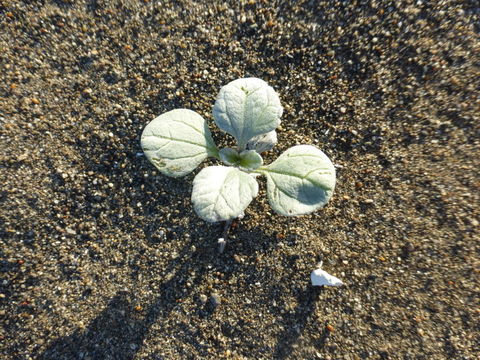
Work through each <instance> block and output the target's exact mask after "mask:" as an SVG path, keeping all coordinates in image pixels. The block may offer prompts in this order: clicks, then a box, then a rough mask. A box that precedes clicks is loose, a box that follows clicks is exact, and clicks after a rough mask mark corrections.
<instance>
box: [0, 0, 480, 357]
mask: <svg viewBox="0 0 480 360" xmlns="http://www.w3.org/2000/svg"><path fill="white" fill-rule="evenodd" d="M0 4H1V5H0V74H1V81H0V94H1V96H0V132H1V135H0V136H1V137H0V179H1V191H0V204H1V206H0V246H1V249H0V258H1V259H0V261H1V262H0V275H1V280H0V323H1V330H0V357H1V358H2V359H5V360H10V359H55V360H57V359H154V360H155V359H156V360H159V359H164V360H170V359H472V360H473V359H478V358H479V356H480V355H479V354H480V350H479V349H480V326H479V324H480V321H479V317H480V307H479V301H480V300H479V299H480V297H479V295H480V294H479V290H480V287H479V277H480V272H479V265H480V264H479V252H480V244H479V232H480V231H479V230H480V226H479V222H480V211H479V206H478V205H479V203H480V199H479V197H480V195H479V188H480V182H479V172H480V171H479V169H480V151H479V142H480V125H479V114H480V112H479V109H480V101H479V90H480V80H479V79H480V76H479V75H480V68H479V67H480V55H479V54H480V41H479V33H480V25H479V17H480V6H479V5H478V2H477V1H473V0H471V1H469V0H464V1H453V0H452V1H449V0H446V1H444V0H437V1H425V0H423V1H422V0H420V1H410V0H402V1H380V0H378V1H375V0H372V1H360V0H357V1H355V0H352V1H334V0H332V1H314V0H312V1H301V0H300V1H266V0H263V1H262V0H250V1H233V0H232V1H226V2H216V1H205V2H203V1H198V2H194V1H182V0H177V1H154V0H150V1H129V2H127V1H113V0H112V1H102V0H91V1H73V0H56V1H48V0H46V1H28V2H27V1H13V0H11V1H7V0H3V1H1V2H0ZM249 76H255V77H259V78H262V79H264V80H265V81H267V82H268V83H269V84H270V85H271V86H273V87H274V88H275V89H276V90H277V92H278V93H279V95H280V98H281V101H282V105H283V106H284V108H285V112H284V115H283V117H282V125H281V129H280V132H279V144H278V145H277V146H276V147H275V149H274V150H272V151H271V152H270V153H269V154H268V156H267V157H266V159H265V160H266V162H267V163H268V162H270V161H272V160H273V159H275V158H276V157H277V156H278V155H279V154H280V153H281V152H283V151H284V150H286V149H287V148H288V147H290V146H292V145H295V144H314V145H316V146H318V147H319V148H321V149H322V150H324V151H325V152H326V153H327V154H328V155H329V156H330V157H331V158H332V160H333V161H334V163H335V164H336V166H337V171H338V184H337V188H336V190H335V194H334V198H333V199H332V201H331V202H330V203H329V204H328V205H327V206H326V207H325V208H324V209H322V210H320V211H318V212H316V213H314V214H311V215H308V216H302V217H298V218H286V217H282V216H280V215H276V214H274V213H273V211H271V209H270V207H269V205H268V203H267V200H266V196H265V183H264V182H263V183H262V184H261V191H260V195H259V197H258V198H257V199H255V200H254V201H253V202H252V204H251V206H250V207H249V208H248V209H247V212H246V216H245V218H244V219H243V220H242V221H241V222H239V223H237V224H236V225H235V227H234V228H233V229H232V232H231V239H230V241H229V242H228V244H227V248H226V251H225V253H224V254H222V255H219V254H218V253H217V249H216V241H217V238H218V237H219V236H220V234H221V231H222V225H221V224H208V223H205V222H203V221H202V220H200V219H199V218H198V217H196V215H195V213H194V212H193V210H192V204H191V201H190V192H191V186H192V179H193V177H194V175H195V173H194V174H191V175H189V176H187V177H185V178H182V179H171V178H166V177H164V176H161V175H160V174H159V173H158V172H157V171H156V170H155V169H154V167H153V166H152V165H151V164H149V163H148V161H147V160H146V159H145V158H144V157H143V156H142V154H141V148H140V143H139V137H140V134H141V131H142V129H143V127H144V126H145V125H146V124H147V123H148V122H149V121H150V120H151V119H153V118H154V117H155V116H157V115H159V114H161V113H163V112H165V111H168V110H171V109H174V108H178V107H186V108H189V109H192V110H195V111H197V112H199V113H200V114H202V115H203V116H205V117H206V118H207V119H209V121H210V125H211V129H212V131H213V135H214V138H215V139H216V141H217V143H220V144H222V145H227V144H231V142H232V139H231V138H230V137H228V136H227V135H225V134H223V133H221V132H220V131H218V130H217V129H216V128H215V127H214V126H213V121H212V116H211V110H212V106H213V103H214V100H215V96H216V95H217V93H218V90H219V88H220V87H221V86H222V85H224V84H226V83H228V82H229V81H231V80H234V79H236V78H240V77H249ZM205 165H206V163H205ZM319 260H323V262H324V269H325V270H327V271H329V272H330V273H332V274H335V275H337V276H338V277H340V278H341V279H342V280H344V282H345V283H346V285H345V286H344V287H342V288H328V289H321V288H313V287H312V286H311V285H310V280H309V274H310V272H311V271H312V270H313V269H314V268H315V265H316V263H317V262H318V261H319Z"/></svg>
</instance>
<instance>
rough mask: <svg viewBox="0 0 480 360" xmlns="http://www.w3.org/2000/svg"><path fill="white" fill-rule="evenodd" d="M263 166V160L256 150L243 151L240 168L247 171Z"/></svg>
mask: <svg viewBox="0 0 480 360" xmlns="http://www.w3.org/2000/svg"><path fill="white" fill-rule="evenodd" d="M262 165H263V159H262V157H261V156H260V154H259V153H257V152H256V151H255V150H243V151H242V152H241V153H240V161H239V162H238V166H239V167H240V169H242V170H245V171H250V170H255V169H257V168H259V167H260V166H262Z"/></svg>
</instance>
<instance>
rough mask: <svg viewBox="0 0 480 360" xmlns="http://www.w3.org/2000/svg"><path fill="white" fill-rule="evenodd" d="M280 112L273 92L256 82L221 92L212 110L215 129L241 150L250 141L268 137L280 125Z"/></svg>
mask: <svg viewBox="0 0 480 360" xmlns="http://www.w3.org/2000/svg"><path fill="white" fill-rule="evenodd" d="M282 112H283V108H282V106H281V104H280V99H279V97H278V95H277V93H276V92H275V90H273V88H272V87H270V86H268V84H267V83H266V82H265V81H263V80H261V79H257V78H245V79H237V80H235V81H232V82H230V83H228V84H227V85H225V86H224V87H222V88H221V89H220V93H219V94H218V97H217V100H216V101H215V106H214V107H213V117H214V118H215V123H216V124H217V126H218V127H219V128H220V129H222V130H223V131H225V132H227V133H229V134H230V135H233V136H234V137H235V138H236V139H237V143H238V146H239V148H240V149H242V150H244V149H245V146H246V145H247V142H248V141H249V140H250V139H251V138H252V137H254V136H256V135H260V134H265V133H268V132H269V131H272V130H274V129H275V128H276V127H277V126H278V125H280V116H282Z"/></svg>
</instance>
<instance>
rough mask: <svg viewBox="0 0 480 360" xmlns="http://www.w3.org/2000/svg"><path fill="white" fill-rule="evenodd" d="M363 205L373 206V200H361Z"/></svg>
mask: <svg viewBox="0 0 480 360" xmlns="http://www.w3.org/2000/svg"><path fill="white" fill-rule="evenodd" d="M363 202H364V203H365V204H373V199H365V200H363Z"/></svg>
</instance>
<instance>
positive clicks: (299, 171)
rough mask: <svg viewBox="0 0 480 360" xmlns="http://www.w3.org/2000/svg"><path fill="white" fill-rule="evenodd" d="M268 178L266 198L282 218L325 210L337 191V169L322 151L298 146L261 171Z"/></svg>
mask: <svg viewBox="0 0 480 360" xmlns="http://www.w3.org/2000/svg"><path fill="white" fill-rule="evenodd" d="M260 172H261V173H263V174H265V175H266V176H267V195H268V200H269V202H270V205H271V206H272V208H273V210H275V211H276V212H277V213H279V214H281V215H286V216H294V215H303V214H308V213H310V212H312V211H315V210H317V209H319V208H321V207H323V206H324V205H325V204H326V203H327V202H328V200H330V198H331V197H332V194H333V189H334V188H335V167H334V166H333V164H332V162H331V161H330V159H329V158H328V157H327V155H325V154H324V153H323V152H322V151H321V150H319V149H317V148H316V147H315V146H311V145H298V146H294V147H292V148H290V149H288V150H287V151H285V152H284V153H283V154H282V155H280V157H279V158H278V159H277V160H275V161H274V162H273V163H271V164H270V165H268V166H266V167H263V168H261V171H260Z"/></svg>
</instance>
